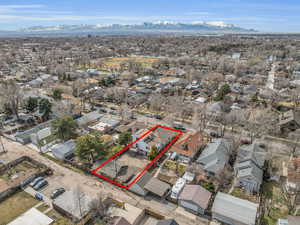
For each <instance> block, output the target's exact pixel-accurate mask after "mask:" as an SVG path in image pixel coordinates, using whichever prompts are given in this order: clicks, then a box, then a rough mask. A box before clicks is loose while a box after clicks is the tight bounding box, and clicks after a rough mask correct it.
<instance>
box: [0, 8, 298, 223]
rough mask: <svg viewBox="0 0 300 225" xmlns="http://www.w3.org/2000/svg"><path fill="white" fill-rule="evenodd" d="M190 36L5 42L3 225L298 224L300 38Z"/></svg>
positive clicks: (0, 149) (1, 77)
mask: <svg viewBox="0 0 300 225" xmlns="http://www.w3.org/2000/svg"><path fill="white" fill-rule="evenodd" d="M11 7H12V8H15V7H16V6H11ZM0 11H1V6H0ZM187 25H188V27H189V28H188V31H189V32H191V31H193V29H196V28H195V26H199V24H198V23H197V24H195V23H191V24H189V23H187V24H186V23H179V24H177V23H161V22H160V23H149V24H148V23H145V24H143V25H136V26H137V27H135V28H134V29H136V30H135V32H141V33H133V34H130V35H129V34H128V35H122V34H120V33H118V32H121V31H124V30H125V31H126V32H129V31H131V29H133V28H132V27H134V25H132V24H131V25H124V24H123V25H121V24H119V25H118V24H115V25H112V26H109V27H110V28H107V27H105V28H103V27H101V26H100V25H99V26H98V28H94V30H93V32H90V31H91V30H90V25H86V26H83V25H82V26H83V27H85V29H86V32H87V34H85V33H80V32H79V33H76V32H75V31H74V30H76V29H77V26H75V25H74V27H73V29H74V30H73V31H74V32H75V33H74V34H72V35H69V33H64V32H62V31H61V32H62V33H51V32H53V30H52V29H50V28H51V26H50V27H48V30H47V31H44V30H43V29H44V28H43V27H40V28H39V29H41V30H43V31H42V33H39V32H41V31H38V33H37V34H35V33H30V32H31V31H30V32H29V31H28V30H25V31H24V30H23V31H24V32H29V34H30V35H29V34H28V36H27V35H25V34H27V33H25V34H24V35H25V36H21V37H19V36H13V37H11V36H8V37H2V36H1V32H0V59H1V60H0V225H7V224H8V225H75V224H76V225H223V224H225V225H300V192H299V191H300V75H299V74H300V41H299V40H300V36H299V35H298V34H293V33H287V34H281V33H278V34H277V33H259V32H252V31H251V30H249V29H248V30H241V29H242V28H238V27H235V26H234V25H232V26H231V25H228V26H225V25H222V26H221V27H220V26H219V25H211V24H206V23H204V24H201V26H202V27H204V28H205V29H209V31H210V32H209V33H208V34H202V33H201V34H200V33H197V34H193V35H190V33H187V34H186V35H185V33H180V32H179V33H177V32H176V33H173V32H174V29H175V28H176V29H183V28H182V27H185V26H187ZM70 26H71V25H70ZM141 26H142V27H146V28H141ZM156 26H158V27H159V29H158V33H155V35H154V34H153V33H151V30H152V29H154V28H155V29H156ZM216 26H217V28H216ZM66 27H68V26H67V25H66ZM174 27H175V28H174ZM204 28H203V29H204ZM28 29H29V28H28ZM31 29H33V28H31ZM36 29H38V27H36V28H34V30H36ZM60 29H62V28H61V27H57V28H56V30H55V32H56V31H57V32H58V31H59V30H60ZM68 29H70V28H68ZM82 29H83V28H82ZM97 29H100V31H101V32H103V33H101V32H100V31H99V32H100V33H97V32H96V31H97ZM101 29H104V30H101ZM105 29H112V30H113V33H109V32H108V30H105ZM214 29H217V30H216V31H215V30H214ZM226 29H233V30H234V31H235V32H231V31H230V32H229V31H228V30H226ZM125 31H124V32H125ZM163 31H167V33H166V34H164V33H162V32H163ZM221 31H222V32H221ZM238 31H239V32H238ZM242 31H243V32H242ZM250 31H251V32H250ZM44 32H46V33H44ZM105 32H108V33H105ZM182 32H183V31H182ZM215 32H217V33H215ZM219 32H221V33H219ZM55 34H56V35H55ZM188 34H189V35H188ZM40 35H41V36H40ZM44 35H45V36H44Z"/></svg>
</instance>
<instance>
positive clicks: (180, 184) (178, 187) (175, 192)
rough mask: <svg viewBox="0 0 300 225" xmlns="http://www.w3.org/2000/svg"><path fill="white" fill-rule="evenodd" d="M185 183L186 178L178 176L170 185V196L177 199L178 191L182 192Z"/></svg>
mask: <svg viewBox="0 0 300 225" xmlns="http://www.w3.org/2000/svg"><path fill="white" fill-rule="evenodd" d="M185 184H186V180H185V179H183V178H179V179H178V180H177V181H176V183H175V184H174V185H173V187H172V190H171V198H173V199H178V198H179V195H180V193H181V192H182V190H183V188H184V186H185Z"/></svg>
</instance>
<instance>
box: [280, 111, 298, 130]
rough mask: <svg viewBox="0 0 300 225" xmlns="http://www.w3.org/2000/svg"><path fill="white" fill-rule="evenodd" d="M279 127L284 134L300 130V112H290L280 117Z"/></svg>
mask: <svg viewBox="0 0 300 225" xmlns="http://www.w3.org/2000/svg"><path fill="white" fill-rule="evenodd" d="M279 127H280V131H281V132H282V133H284V132H289V131H295V130H297V129H299V128H300V112H299V111H296V110H289V111H287V112H284V113H282V114H281V115H280V116H279Z"/></svg>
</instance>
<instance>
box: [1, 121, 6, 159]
mask: <svg viewBox="0 0 300 225" xmlns="http://www.w3.org/2000/svg"><path fill="white" fill-rule="evenodd" d="M0 122H1V126H0V145H1V148H2V151H1V152H3V153H6V152H7V151H6V150H5V147H4V144H3V140H2V136H3V133H2V132H3V129H4V126H3V120H2V119H1V121H0Z"/></svg>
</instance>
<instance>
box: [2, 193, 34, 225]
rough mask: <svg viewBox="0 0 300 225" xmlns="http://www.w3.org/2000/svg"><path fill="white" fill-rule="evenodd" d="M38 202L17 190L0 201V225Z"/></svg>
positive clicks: (4, 224)
mask: <svg viewBox="0 0 300 225" xmlns="http://www.w3.org/2000/svg"><path fill="white" fill-rule="evenodd" d="M37 203H39V201H38V200H36V199H34V198H33V197H31V196H30V195H29V194H27V193H26V192H23V191H22V192H18V193H16V194H14V195H13V196H11V197H10V198H8V199H6V200H5V201H3V202H1V203H0V218H1V221H0V225H6V224H7V223H9V222H11V221H12V220H14V219H15V218H17V217H18V216H20V215H21V214H22V213H24V212H26V211H27V210H29V209H31V208H32V207H33V206H34V205H36V204H37Z"/></svg>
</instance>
